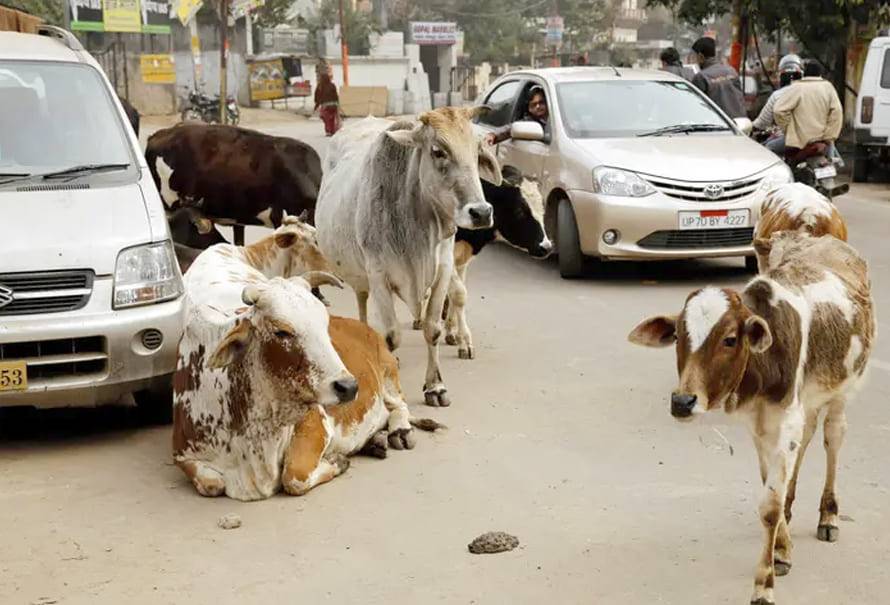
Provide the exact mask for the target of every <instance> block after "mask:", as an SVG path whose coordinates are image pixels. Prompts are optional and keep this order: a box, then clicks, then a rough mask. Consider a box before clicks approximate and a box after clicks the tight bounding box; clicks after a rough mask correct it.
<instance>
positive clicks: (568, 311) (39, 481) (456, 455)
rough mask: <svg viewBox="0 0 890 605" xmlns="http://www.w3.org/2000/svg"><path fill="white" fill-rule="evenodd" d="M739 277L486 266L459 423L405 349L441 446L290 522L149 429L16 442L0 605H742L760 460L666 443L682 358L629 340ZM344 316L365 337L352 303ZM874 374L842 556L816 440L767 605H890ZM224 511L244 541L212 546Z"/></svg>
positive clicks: (880, 359) (2, 478) (111, 415)
mask: <svg viewBox="0 0 890 605" xmlns="http://www.w3.org/2000/svg"><path fill="white" fill-rule="evenodd" d="M265 127H267V128H268V129H269V130H275V131H278V132H290V133H293V134H303V135H304V136H305V134H306V133H307V132H313V133H320V132H321V129H322V127H321V124H320V122H318V121H313V122H308V123H307V122H294V123H291V124H266V126H265ZM311 140H312V141H313V142H319V141H321V139H320V138H317V137H316V138H314V139H311ZM888 197H890V196H888V192H887V188H886V187H883V186H868V187H856V188H855V189H854V191H853V193H852V194H850V195H848V196H845V197H844V198H843V199H842V200H841V201H840V202H839V205H840V207H841V209H842V211H843V212H844V214H845V215H846V216H847V218H848V220H849V223H850V227H851V234H852V235H851V237H852V243H853V245H855V246H857V247H858V248H859V249H860V250H862V251H863V252H864V253H865V255H866V256H867V257H868V258H869V259H870V261H871V267H872V276H873V280H874V290H875V298H876V300H877V304H878V312H879V320H881V321H882V322H884V323H883V324H882V330H883V331H885V332H886V331H887V330H888V326H887V323H886V321H887V320H886V319H884V316H885V314H886V313H887V309H888V308H890V307H888V302H890V252H888V246H887V244H886V233H887V225H888V224H890V202H888ZM746 277H747V276H746V275H745V273H744V272H743V271H742V269H741V263H740V262H739V261H736V260H733V261H721V262H690V263H679V264H671V265H639V264H622V265H614V266H611V267H610V268H609V270H608V271H606V272H605V274H604V275H601V276H599V277H597V278H591V279H588V280H585V281H577V282H567V281H562V280H560V279H559V277H558V275H557V271H556V267H555V266H554V264H553V263H551V262H535V261H532V260H530V259H528V258H526V257H524V256H522V255H521V254H519V253H517V252H515V251H513V250H511V249H507V248H504V247H494V249H491V250H486V252H485V253H484V254H483V255H482V257H481V258H480V259H479V260H478V261H477V263H476V264H474V266H473V268H472V269H471V272H470V287H471V293H470V299H471V302H470V321H471V325H472V327H473V328H474V335H475V338H476V341H477V344H478V347H477V354H478V359H476V360H475V361H471V362H468V361H462V360H459V359H457V355H456V351H455V350H454V349H453V348H447V349H446V350H445V351H444V352H443V355H442V357H443V372H444V375H445V379H446V381H447V383H448V385H449V387H450V389H451V393H452V395H453V399H454V405H453V406H452V407H451V408H449V409H443V410H438V409H429V408H426V407H424V406H422V405H421V399H422V397H421V392H420V391H421V383H422V379H423V377H422V372H423V361H424V359H425V357H424V348H423V342H422V337H421V335H420V333H418V332H408V333H407V337H406V338H405V345H404V348H403V349H402V350H400V357H401V363H402V368H403V384H404V386H405V388H406V390H407V393H408V395H409V400H410V402H411V404H412V408H413V410H414V412H415V413H416V414H418V415H425V416H433V417H435V418H437V419H438V420H440V421H442V422H445V423H446V424H448V425H449V427H450V428H449V430H448V431H446V432H444V433H441V434H437V435H434V436H430V435H425V434H424V435H420V436H419V439H418V446H417V449H416V450H414V451H412V452H392V453H391V454H390V457H389V458H388V459H387V460H383V461H379V460H372V459H366V458H356V459H354V462H353V466H352V467H351V468H350V469H349V471H348V472H347V473H346V474H345V475H344V476H342V477H340V478H338V479H337V480H335V481H334V482H332V483H330V484H328V485H325V486H322V487H321V488H319V489H318V490H316V491H314V492H311V493H310V494H309V495H308V496H306V497H303V498H299V499H296V498H290V497H286V496H279V497H275V498H272V499H270V500H267V501H265V502H259V503H252V504H242V503H238V502H234V501H231V500H227V499H215V500H209V499H203V498H200V497H198V496H197V495H196V494H195V492H194V490H193V489H192V488H191V486H190V485H188V484H187V483H186V481H185V479H184V477H183V476H182V475H181V473H180V472H179V471H178V470H177V469H176V468H175V467H173V466H171V463H170V430H169V428H167V427H160V428H157V427H144V426H138V425H137V424H136V423H135V421H134V420H133V415H132V414H130V413H129V410H126V409H106V410H99V411H93V410H85V411H76V412H72V411H63V412H54V413H34V414H28V415H20V414H16V415H13V416H12V417H7V418H6V424H5V425H3V426H2V427H0V431H2V437H0V439H2V440H0V545H2V546H0V603H3V604H7V603H9V604H18V603H23V604H28V603H32V602H38V599H39V598H40V597H49V598H51V599H58V602H59V603H63V604H65V605H67V604H71V603H83V604H95V603H121V602H124V603H128V604H130V605H135V604H142V603H145V604H163V603H175V604H180V603H188V604H195V605H199V604H212V605H223V604H228V603H260V602H264V603H305V604H315V603H344V604H354V603H387V604H402V603H423V604H426V603H449V604H450V603H460V604H470V603H478V604H490V603H495V604H497V603H516V604H525V603H529V604H532V603H534V604H536V605H537V604H540V603H547V604H553V605H556V604H564V603H565V604H575V603H585V604H587V603H610V604H611V603H623V604H634V605H635V604H639V605H651V604H655V603H667V604H676V605H680V604H682V605H690V604H696V605H698V604H701V605H713V604H715V603H732V604H741V603H747V602H748V601H747V599H748V597H749V595H750V589H751V586H752V573H753V568H754V563H755V560H756V557H757V554H758V552H759V548H760V544H761V530H760V524H759V521H758V518H757V514H756V501H757V497H758V487H759V486H758V484H759V478H758V473H757V465H756V459H755V454H754V450H753V447H752V446H751V444H750V443H749V440H748V438H747V435H746V434H745V432H744V431H743V429H742V428H741V427H738V426H736V425H733V424H730V423H728V422H727V419H726V418H725V417H724V416H723V415H722V413H720V412H716V413H714V415H713V417H711V418H708V419H707V420H706V421H705V422H703V423H701V424H693V425H680V424H678V423H676V422H674V421H673V420H672V419H671V417H670V416H669V414H668V404H667V397H666V395H667V394H668V393H669V390H670V389H671V387H672V386H673V385H674V381H675V375H674V371H675V370H674V367H673V358H672V356H671V355H670V354H669V353H667V352H663V351H652V350H645V349H639V348H634V347H632V346H631V345H629V344H627V343H626V341H625V337H626V334H627V332H628V331H629V330H630V328H631V327H632V326H633V325H634V324H635V322H636V321H637V320H639V319H641V318H642V317H644V316H646V315H649V314H652V313H656V312H663V311H676V310H679V307H680V304H681V303H682V300H683V298H684V296H685V295H686V293H687V292H689V291H690V290H691V289H693V288H695V287H698V286H700V285H701V284H704V283H717V284H722V285H729V286H734V285H741V284H742V283H743V282H744V281H745V279H746ZM331 298H332V299H333V301H334V311H335V312H337V313H341V314H347V315H354V304H353V301H352V297H351V295H350V294H349V293H339V292H337V293H334V294H333V295H332V296H331ZM402 319H403V322H404V324H405V325H406V327H407V326H408V316H407V314H403V315H402ZM874 358H875V361H874V364H873V369H872V373H871V379H870V381H869V383H868V385H867V386H866V388H865V389H864V390H863V392H862V393H861V396H860V397H859V399H858V400H857V402H856V403H855V404H854V405H853V406H852V407H851V409H850V411H849V417H850V431H849V433H848V440H847V445H846V447H845V448H844V450H843V454H842V464H841V470H840V478H839V488H840V491H839V494H840V506H841V513H842V514H844V515H847V516H846V517H844V518H845V519H846V521H845V522H844V523H843V524H842V532H841V541H840V542H838V543H837V544H832V545H826V544H823V543H820V542H817V541H816V538H815V529H816V523H817V520H818V512H817V508H818V500H819V493H820V490H821V481H822V478H823V476H824V475H823V467H824V462H823V461H824V456H823V454H822V451H821V448H820V447H819V445H818V441H816V442H814V445H813V447H812V448H811V449H810V452H809V453H810V455H809V458H808V460H807V463H806V464H805V466H804V471H803V474H802V479H801V484H800V490H799V494H798V499H797V505H796V515H795V520H794V525H793V528H792V530H793V535H794V538H795V540H796V550H795V555H794V569H793V571H792V573H791V575H790V576H788V577H786V578H780V579H779V581H778V585H777V597H778V599H779V602H780V603H781V604H782V605H843V604H849V605H854V604H855V605H870V604H875V605H876V604H883V603H887V602H888V599H890V597H888V593H890V570H888V567H887V561H888V560H890V541H888V540H887V535H888V532H890V516H888V512H890V511H888V507H890V490H888V488H890V465H888V464H887V456H888V454H887V452H888V449H887V444H888V442H890V413H888V409H887V406H888V399H890V344H888V342H887V341H886V340H879V342H878V344H877V347H876V349H875V352H874ZM718 431H719V434H718ZM720 434H722V435H723V436H725V438H726V440H727V441H728V443H727V441H724V439H723V438H722V437H721V436H720ZM728 444H731V445H732V448H731V449H730V447H729V446H728ZM230 512H234V513H238V514H239V515H241V517H242V519H243V526H242V527H241V528H240V529H236V530H230V531H224V530H221V529H218V528H217V527H216V521H217V519H218V518H219V517H220V516H222V515H223V514H226V513H230ZM488 530H505V531H508V532H511V533H513V534H516V535H517V536H518V537H519V539H520V541H521V546H520V548H519V549H517V550H515V551H513V552H510V553H507V554H502V555H496V556H474V555H470V554H468V553H467V550H466V544H467V543H468V542H469V541H470V540H471V539H472V538H474V537H475V536H476V535H478V534H480V533H482V532H485V531H488Z"/></svg>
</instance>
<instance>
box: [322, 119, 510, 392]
mask: <svg viewBox="0 0 890 605" xmlns="http://www.w3.org/2000/svg"><path fill="white" fill-rule="evenodd" d="M483 110H487V108H485V107H474V108H468V109H458V108H453V107H443V108H440V109H437V110H434V111H428V112H426V113H424V114H422V115H421V116H420V118H419V122H417V123H412V122H396V123H393V122H391V121H389V120H384V119H379V118H366V119H365V120H362V121H361V122H359V123H358V124H356V125H355V126H353V127H350V128H345V129H343V130H341V131H340V132H338V133H337V134H336V135H335V136H334V138H333V139H332V141H331V147H330V149H329V151H328V156H327V158H326V160H325V172H324V177H323V179H322V182H321V191H320V192H319V197H318V203H317V206H316V209H315V224H316V227H317V228H318V243H319V245H320V247H321V250H322V252H323V253H324V255H325V256H326V257H327V258H328V260H330V261H331V263H332V265H333V269H334V271H335V272H336V273H337V274H338V275H340V276H341V277H342V278H343V279H344V280H345V281H346V282H347V283H348V284H349V285H350V286H352V288H353V290H355V293H356V298H357V300H358V306H359V317H360V319H361V320H362V321H365V322H367V304H368V297H369V295H370V296H371V300H372V303H373V304H374V306H375V308H376V309H377V311H378V313H379V316H380V318H381V320H382V321H383V328H384V329H383V332H384V335H385V336H386V343H387V346H388V347H389V348H390V350H395V349H396V348H397V347H398V346H399V342H400V339H401V335H400V331H399V325H398V322H397V319H396V312H395V307H394V305H393V294H395V295H397V296H398V297H399V298H401V299H402V300H403V301H404V302H405V303H406V304H407V305H408V306H409V308H410V309H411V311H412V313H413V315H414V317H415V319H420V318H421V311H422V309H423V302H424V298H425V296H426V294H427V292H429V296H430V297H429V303H428V304H427V306H426V309H425V312H424V317H423V334H424V338H425V339H426V342H427V370H426V380H425V382H424V387H423V391H424V398H425V400H426V403H427V404H428V405H433V406H447V405H449V404H450V401H449V399H448V396H447V393H446V389H445V385H444V383H443V381H442V375H441V373H440V371H439V353H438V348H437V345H438V341H439V337H440V336H441V334H442V319H441V318H442V307H443V305H444V302H445V296H446V294H447V291H448V284H449V282H450V279H451V272H452V270H453V266H454V233H455V231H456V230H457V227H464V228H467V229H483V228H487V227H490V226H491V225H492V214H493V212H492V207H491V205H490V204H488V202H486V201H485V196H484V195H483V193H482V185H481V184H480V182H479V178H480V177H482V178H484V179H485V180H487V181H489V182H491V183H494V184H496V185H499V184H500V183H501V171H500V168H499V166H498V162H497V160H496V159H495V157H494V156H493V155H492V154H491V152H490V151H488V149H487V148H485V147H483V145H482V143H481V142H480V141H479V139H478V138H477V137H476V136H475V135H474V133H473V130H472V126H471V124H470V120H471V119H472V118H473V117H475V116H476V115H478V114H479V113H480V112H481V111H483Z"/></svg>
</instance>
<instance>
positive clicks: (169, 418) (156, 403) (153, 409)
mask: <svg viewBox="0 0 890 605" xmlns="http://www.w3.org/2000/svg"><path fill="white" fill-rule="evenodd" d="M133 399H135V400H136V409H137V410H138V413H139V416H140V418H141V419H142V420H143V421H144V422H145V423H147V424H170V423H171V422H173V383H172V380H171V378H170V377H167V378H166V379H163V380H161V381H160V382H159V383H158V384H157V385H153V386H152V387H151V388H148V389H146V390H144V391H137V392H136V393H133Z"/></svg>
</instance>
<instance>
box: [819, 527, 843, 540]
mask: <svg viewBox="0 0 890 605" xmlns="http://www.w3.org/2000/svg"><path fill="white" fill-rule="evenodd" d="M840 534H841V528H839V527H837V526H836V525H820V526H819V529H817V530H816V538H818V539H819V540H820V541H821V542H837V539H838V538H839V537H840Z"/></svg>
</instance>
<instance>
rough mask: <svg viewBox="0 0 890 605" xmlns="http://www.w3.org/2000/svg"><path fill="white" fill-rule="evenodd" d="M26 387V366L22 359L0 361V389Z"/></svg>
mask: <svg viewBox="0 0 890 605" xmlns="http://www.w3.org/2000/svg"><path fill="white" fill-rule="evenodd" d="M27 388H28V366H27V364H25V362H24V361H0V391H24V390H25V389H27Z"/></svg>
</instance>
